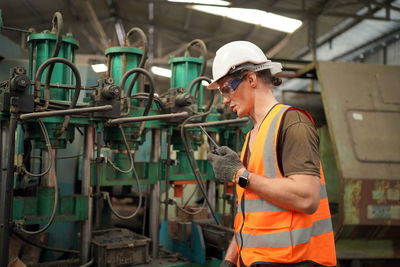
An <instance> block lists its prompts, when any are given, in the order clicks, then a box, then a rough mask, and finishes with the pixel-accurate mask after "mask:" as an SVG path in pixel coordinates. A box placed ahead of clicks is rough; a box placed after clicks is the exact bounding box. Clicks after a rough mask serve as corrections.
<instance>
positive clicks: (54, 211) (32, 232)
mask: <svg viewBox="0 0 400 267" xmlns="http://www.w3.org/2000/svg"><path fill="white" fill-rule="evenodd" d="M38 123H39V125H40V128H41V129H42V131H43V133H44V139H45V141H46V146H47V147H48V149H49V151H50V152H51V143H50V138H49V134H48V132H47V129H46V127H45V126H44V124H43V122H42V121H41V120H39V119H38ZM49 158H51V160H53V159H52V154H51V153H49ZM57 205H58V182H57V175H54V203H53V210H52V212H51V215H50V218H49V221H48V222H47V223H46V225H45V226H43V228H42V229H39V230H37V231H28V230H25V229H24V228H23V227H22V225H18V227H17V230H19V231H21V232H23V233H25V234H28V235H36V234H40V233H43V232H44V231H46V230H47V229H48V228H49V227H50V225H51V224H52V223H53V220H54V218H55V215H56V211H57Z"/></svg>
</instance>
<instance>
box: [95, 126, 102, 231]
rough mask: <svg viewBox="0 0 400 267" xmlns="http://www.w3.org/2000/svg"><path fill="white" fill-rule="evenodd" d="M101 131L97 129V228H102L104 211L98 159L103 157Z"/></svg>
mask: <svg viewBox="0 0 400 267" xmlns="http://www.w3.org/2000/svg"><path fill="white" fill-rule="evenodd" d="M101 133H102V132H101V131H100V130H99V129H96V200H95V205H96V206H95V207H96V210H95V212H96V218H95V228H96V229H100V214H101V213H102V210H103V208H102V205H103V201H102V200H101V199H100V194H101V188H100V163H99V162H98V161H97V160H100V158H101V138H102V135H101Z"/></svg>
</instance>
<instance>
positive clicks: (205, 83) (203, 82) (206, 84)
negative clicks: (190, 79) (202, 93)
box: [201, 80, 210, 86]
mask: <svg viewBox="0 0 400 267" xmlns="http://www.w3.org/2000/svg"><path fill="white" fill-rule="evenodd" d="M201 85H203V86H208V85H210V84H209V83H208V82H207V81H204V80H203V81H202V82H201Z"/></svg>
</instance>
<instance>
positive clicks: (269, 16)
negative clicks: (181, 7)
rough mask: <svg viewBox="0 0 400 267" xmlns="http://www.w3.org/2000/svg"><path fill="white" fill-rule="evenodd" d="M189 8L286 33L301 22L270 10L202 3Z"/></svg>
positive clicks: (292, 30) (297, 26)
mask: <svg viewBox="0 0 400 267" xmlns="http://www.w3.org/2000/svg"><path fill="white" fill-rule="evenodd" d="M191 8H193V9H195V10H198V11H202V12H206V13H209V14H214V15H219V16H224V17H228V18H230V19H234V20H238V21H242V22H246V23H251V24H255V25H260V26H262V27H265V28H270V29H274V30H277V31H282V32H288V33H291V32H294V31H295V30H296V29H298V28H299V27H300V26H301V24H302V22H301V21H300V20H297V19H292V18H288V17H285V16H281V15H277V14H274V13H271V12H265V11H262V10H258V9H248V8H233V7H217V6H202V5H193V6H191Z"/></svg>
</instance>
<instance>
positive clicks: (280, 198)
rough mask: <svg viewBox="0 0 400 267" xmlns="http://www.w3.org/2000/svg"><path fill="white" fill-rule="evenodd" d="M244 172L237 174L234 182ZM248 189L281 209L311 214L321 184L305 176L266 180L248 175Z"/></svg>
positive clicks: (314, 207) (313, 178)
mask: <svg viewBox="0 0 400 267" xmlns="http://www.w3.org/2000/svg"><path fill="white" fill-rule="evenodd" d="M244 170H245V169H244V168H242V169H240V170H239V171H238V172H237V175H236V181H237V180H238V177H239V175H241V174H242V173H243V171H244ZM248 189H250V190H251V191H253V192H254V193H256V194H258V195H259V196H260V197H262V198H263V199H265V200H267V201H268V202H271V203H273V204H274V205H276V206H279V207H281V208H284V209H288V210H295V211H299V212H303V213H307V214H312V213H314V212H315V211H316V210H317V208H318V205H319V201H320V189H321V182H320V179H319V177H317V176H312V175H306V174H294V175H290V176H288V177H286V178H273V179H268V178H266V177H264V176H262V175H257V174H255V173H250V175H249V186H248Z"/></svg>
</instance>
